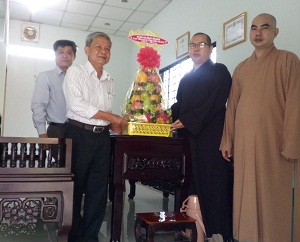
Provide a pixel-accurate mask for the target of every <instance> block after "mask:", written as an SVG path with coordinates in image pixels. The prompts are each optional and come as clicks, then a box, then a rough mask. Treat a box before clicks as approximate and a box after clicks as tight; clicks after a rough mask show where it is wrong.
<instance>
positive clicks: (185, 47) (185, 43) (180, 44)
mask: <svg viewBox="0 0 300 242" xmlns="http://www.w3.org/2000/svg"><path fill="white" fill-rule="evenodd" d="M189 42H190V32H189V31H188V32H186V33H184V34H183V35H181V36H179V37H178V38H177V39H176V59H179V58H180V57H183V56H185V55H187V54H188V53H189Z"/></svg>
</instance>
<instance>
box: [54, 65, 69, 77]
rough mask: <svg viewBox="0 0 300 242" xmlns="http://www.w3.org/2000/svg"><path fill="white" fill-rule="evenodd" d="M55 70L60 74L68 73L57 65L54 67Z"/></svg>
mask: <svg viewBox="0 0 300 242" xmlns="http://www.w3.org/2000/svg"><path fill="white" fill-rule="evenodd" d="M54 70H55V72H56V73H57V74H58V75H59V76H60V75H61V74H64V75H65V74H66V73H65V72H64V71H63V70H62V69H60V68H59V67H58V66H55V68H54Z"/></svg>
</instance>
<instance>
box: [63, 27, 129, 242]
mask: <svg viewBox="0 0 300 242" xmlns="http://www.w3.org/2000/svg"><path fill="white" fill-rule="evenodd" d="M111 45H112V43H111V40H110V38H109V36H108V35H107V34H105V33H102V32H95V33H91V34H89V35H88V36H87V38H86V43H85V49H84V50H85V53H86V55H87V57H88V61H87V62H86V63H85V64H84V65H75V66H71V67H70V68H69V69H68V71H67V74H66V77H65V80H64V84H63V90H64V93H65V98H66V103H67V117H68V121H67V126H66V137H69V138H72V140H73V145H72V173H73V174H74V200H73V221H72V228H71V231H70V233H69V238H68V241H69V242H94V241H98V233H99V230H100V227H101V224H102V221H103V218H104V215H105V209H106V203H107V187H108V184H107V183H108V175H109V168H110V134H109V129H112V131H113V132H115V133H118V134H121V133H122V126H125V125H127V122H126V121H125V120H124V119H122V118H121V117H120V116H118V115H116V114H113V113H112V101H113V96H114V86H113V79H112V78H111V76H110V75H109V74H108V73H107V72H106V71H105V70H104V69H103V66H104V65H105V64H107V63H108V62H109V59H110V49H111ZM83 190H85V200H84V210H83V216H81V201H82V195H83Z"/></svg>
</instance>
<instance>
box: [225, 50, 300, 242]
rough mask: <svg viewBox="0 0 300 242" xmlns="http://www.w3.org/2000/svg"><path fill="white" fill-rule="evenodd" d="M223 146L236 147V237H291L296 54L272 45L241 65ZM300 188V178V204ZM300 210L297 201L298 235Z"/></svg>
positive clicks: (299, 125)
mask: <svg viewBox="0 0 300 242" xmlns="http://www.w3.org/2000/svg"><path fill="white" fill-rule="evenodd" d="M220 149H221V150H232V151H233V159H234V205H233V206H234V211H233V216H234V217H233V220H234V225H233V226H234V228H233V230H234V231H233V233H234V238H235V239H237V240H238V241H240V242H245V241H247V242H287V241H291V227H292V194H293V188H292V187H293V172H294V166H295V167H296V168H295V170H296V174H295V175H296V177H299V175H300V169H299V168H300V166H299V160H297V161H288V160H287V159H285V158H290V159H300V61H299V58H298V57H297V56H296V55H295V54H293V53H291V52H288V51H283V50H277V49H276V48H275V46H272V47H270V48H269V49H268V50H267V51H266V52H265V53H264V54H263V56H261V57H260V58H259V59H256V56H255V53H253V54H252V55H251V56H250V57H249V58H247V59H246V60H244V61H243V62H241V63H240V64H239V65H238V66H237V68H236V70H235V71H234V74H233V83H232V88H231V92H230V96H229V101H228V107H227V112H226V120H225V125H224V131H223V137H222V142H221V146H220ZM296 179H298V178H296ZM298 182H299V179H298ZM299 191H300V184H296V185H295V196H296V200H297V201H298V204H297V206H299V195H300V192H299ZM299 211H300V208H299V207H297V208H296V207H295V211H294V215H295V216H294V236H295V237H296V236H299V230H300V220H299ZM297 231H298V232H297ZM296 234H298V235H296ZM294 241H300V238H299V237H298V238H294Z"/></svg>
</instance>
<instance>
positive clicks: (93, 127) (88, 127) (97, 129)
mask: <svg viewBox="0 0 300 242" xmlns="http://www.w3.org/2000/svg"><path fill="white" fill-rule="evenodd" d="M67 123H69V124H71V125H74V126H76V127H79V128H82V129H86V130H89V131H93V132H94V133H102V132H104V131H109V125H107V126H97V125H90V124H85V123H81V122H78V121H76V120H73V119H68V120H67Z"/></svg>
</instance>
